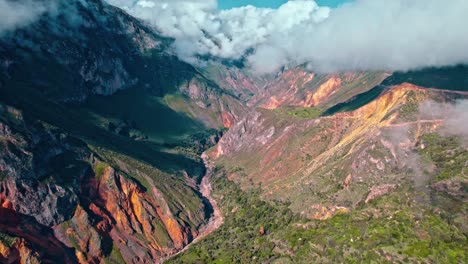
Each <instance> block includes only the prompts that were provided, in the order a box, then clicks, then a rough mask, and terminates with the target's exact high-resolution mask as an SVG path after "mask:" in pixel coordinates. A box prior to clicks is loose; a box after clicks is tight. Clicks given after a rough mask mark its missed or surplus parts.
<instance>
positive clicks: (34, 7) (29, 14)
mask: <svg viewBox="0 0 468 264" xmlns="http://www.w3.org/2000/svg"><path fill="white" fill-rule="evenodd" d="M48 8H49V6H48V5H47V4H45V3H44V2H38V1H33V0H20V1H11V0H0V35H2V34H4V33H5V32H9V31H14V30H16V29H18V28H21V27H24V26H27V25H29V24H30V23H33V22H34V21H36V20H37V19H38V18H39V17H40V16H41V15H42V14H43V13H45V12H46V11H47V10H48Z"/></svg>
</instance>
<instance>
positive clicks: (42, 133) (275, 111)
mask: <svg viewBox="0 0 468 264" xmlns="http://www.w3.org/2000/svg"><path fill="white" fill-rule="evenodd" d="M56 2H57V8H56V9H55V10H54V11H53V12H49V13H45V14H43V15H42V16H41V18H40V19H39V20H38V21H37V22H35V23H32V24H31V25H29V26H26V27H24V28H21V29H18V30H16V31H14V32H8V33H5V34H4V35H2V36H0V262H1V263H58V262H63V263H159V262H162V261H167V262H169V263H171V262H173V263H211V262H216V261H217V262H218V263H310V261H313V262H315V263H344V262H347V263H362V262H364V263H366V262H370V261H375V260H377V261H379V262H392V263H393V262H396V263H409V262H413V263H463V262H464V261H465V259H466V252H467V249H468V246H467V239H466V236H467V234H468V226H467V224H466V223H467V217H468V216H467V203H466V199H467V194H466V191H467V188H466V187H467V184H468V183H467V179H468V178H467V174H466V171H467V168H466V167H467V162H466V160H467V159H468V151H467V145H466V143H467V142H468V140H467V139H466V131H465V130H463V126H461V127H462V129H460V124H461V123H462V122H463V121H465V119H466V115H463V114H464V113H466V110H467V108H466V99H468V92H467V85H468V70H467V69H468V68H467V67H466V66H464V65H459V66H454V67H448V68H430V69H423V70H419V71H409V72H405V73H403V72H383V71H381V72H344V73H335V74H319V73H315V72H314V71H313V70H311V69H308V68H307V67H305V66H303V65H302V66H297V67H292V68H287V67H285V68H283V69H281V70H280V71H278V72H276V73H274V74H267V75H261V76H259V75H256V74H255V73H254V72H251V71H249V70H248V69H247V68H245V67H244V65H242V63H241V62H238V61H221V60H218V59H216V58H212V59H211V60H208V61H206V62H205V63H203V64H202V65H195V66H194V65H190V64H188V63H185V62H183V61H181V60H179V59H178V58H177V56H176V55H175V53H174V52H173V50H172V46H171V44H172V42H173V40H172V39H169V38H166V37H162V36H161V34H160V32H158V31H157V30H156V29H154V28H153V27H150V26H148V25H146V24H145V23H144V22H141V21H139V20H137V19H135V18H133V17H131V16H129V15H128V14H126V13H125V12H124V11H123V10H121V9H119V8H116V7H113V6H111V5H109V4H107V3H105V2H103V1H101V0H86V1H81V0H73V1H64V0H63V1H62V0H57V1H56ZM202 153H203V154H202ZM194 242H196V243H194Z"/></svg>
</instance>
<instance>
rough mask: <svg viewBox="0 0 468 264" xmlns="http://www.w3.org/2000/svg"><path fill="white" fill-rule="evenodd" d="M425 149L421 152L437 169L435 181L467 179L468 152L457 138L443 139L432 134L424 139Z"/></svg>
mask: <svg viewBox="0 0 468 264" xmlns="http://www.w3.org/2000/svg"><path fill="white" fill-rule="evenodd" d="M422 142H423V143H424V145H425V147H424V149H422V150H420V152H421V153H422V154H423V155H424V156H425V157H426V158H428V159H430V160H431V161H432V162H433V163H434V164H435V165H436V167H437V174H436V176H435V178H434V181H442V180H447V179H451V178H455V177H463V178H467V172H468V168H467V161H468V151H467V150H466V149H465V148H464V147H463V145H462V144H461V142H460V139H459V138H457V137H442V136H440V135H439V134H436V133H431V134H428V135H425V136H424V137H423V138H422Z"/></svg>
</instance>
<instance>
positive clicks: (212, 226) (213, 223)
mask: <svg viewBox="0 0 468 264" xmlns="http://www.w3.org/2000/svg"><path fill="white" fill-rule="evenodd" d="M201 157H202V159H203V162H204V163H205V167H206V174H205V176H203V179H202V181H201V182H200V185H199V186H198V188H199V190H200V193H201V194H202V195H203V197H205V198H206V199H207V200H208V201H209V202H210V204H211V206H212V207H213V214H212V215H211V217H210V219H209V220H208V223H207V224H206V225H204V226H203V227H201V228H200V230H199V234H198V236H197V237H196V238H195V239H194V240H193V241H192V242H191V243H189V244H188V245H187V246H185V247H184V248H183V249H182V250H180V251H179V252H177V253H176V254H174V255H172V256H169V257H166V258H164V259H163V260H162V261H161V263H163V262H164V261H166V260H169V259H171V258H173V257H175V256H177V255H179V254H181V253H183V252H185V251H186V250H187V249H188V248H189V247H190V246H191V245H193V244H195V243H197V242H198V241H200V240H201V239H203V238H205V237H206V236H208V235H209V234H211V233H213V232H214V231H215V230H216V229H218V228H219V227H220V226H221V225H222V224H223V223H224V218H223V214H222V212H221V209H219V207H218V204H217V203H216V200H215V199H214V198H213V197H212V196H211V191H212V187H211V182H210V180H211V177H212V176H213V168H214V165H213V164H212V163H211V162H210V161H209V159H208V157H207V156H206V155H205V153H203V154H202V156H201Z"/></svg>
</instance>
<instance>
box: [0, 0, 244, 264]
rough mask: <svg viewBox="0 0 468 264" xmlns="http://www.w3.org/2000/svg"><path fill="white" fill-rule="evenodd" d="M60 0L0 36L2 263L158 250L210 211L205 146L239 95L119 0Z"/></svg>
mask: <svg viewBox="0 0 468 264" xmlns="http://www.w3.org/2000/svg"><path fill="white" fill-rule="evenodd" d="M56 3H57V6H56V8H55V9H54V10H52V11H50V12H49V13H46V14H44V15H43V16H42V17H41V18H40V20H39V21H38V22H36V23H33V24H31V25H29V26H27V27H25V28H22V29H19V30H16V31H15V32H10V33H6V34H5V35H2V36H1V38H0V65H1V66H0V104H1V105H0V130H1V135H0V210H1V213H0V214H1V217H0V262H2V263H3V262H6V263H16V262H19V261H22V262H28V261H31V262H32V263H35V262H39V263H56V262H57V261H58V262H64V263H77V262H79V263H124V262H125V263H155V262H159V261H161V260H162V259H163V258H165V257H167V256H170V255H172V254H175V253H176V252H178V251H179V250H181V249H182V248H184V247H185V246H186V245H187V244H188V243H190V242H191V241H192V240H194V239H195V238H196V237H197V236H198V234H199V230H200V228H201V227H202V226H204V225H205V224H206V223H207V222H208V219H209V217H210V215H211V213H212V208H211V205H210V204H209V202H208V201H206V200H205V198H204V197H203V196H202V194H201V193H200V191H199V190H198V183H199V181H200V180H201V177H202V176H203V175H204V173H205V167H204V164H203V161H202V159H201V158H200V154H201V153H202V152H203V151H204V150H205V149H206V148H208V147H209V146H212V145H213V144H214V143H216V141H217V140H218V138H219V136H220V132H218V130H219V129H223V128H224V127H229V126H231V125H232V124H233V123H234V122H235V121H236V120H237V118H238V117H239V116H240V115H241V114H242V113H243V111H245V110H244V106H243V105H242V103H241V102H239V100H238V99H237V98H235V97H233V96H231V95H229V94H227V93H226V92H224V91H223V90H222V89H220V88H219V87H218V86H217V84H215V83H214V82H212V81H210V80H208V79H207V78H206V77H204V76H203V75H202V74H201V73H199V72H198V71H197V70H196V69H195V68H194V67H192V66H191V65H189V64H187V63H184V62H181V61H180V60H179V59H177V57H176V56H175V55H173V54H172V52H171V50H170V44H171V42H172V40H170V39H166V38H163V37H161V36H159V35H158V33H157V32H156V31H154V30H153V29H151V28H148V27H147V26H146V25H144V24H143V23H142V22H140V21H138V20H136V19H134V18H133V17H131V16H129V15H127V14H126V13H124V12H123V11H122V10H120V9H118V8H115V7H112V6H110V5H108V4H106V3H105V2H102V1H100V0H87V1H78V0H77V1H61V0H58V1H56Z"/></svg>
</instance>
